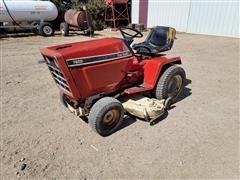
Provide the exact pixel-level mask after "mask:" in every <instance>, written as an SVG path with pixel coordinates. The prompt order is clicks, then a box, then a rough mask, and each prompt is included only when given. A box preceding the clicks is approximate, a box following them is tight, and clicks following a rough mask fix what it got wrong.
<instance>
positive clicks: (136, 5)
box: [131, 0, 139, 24]
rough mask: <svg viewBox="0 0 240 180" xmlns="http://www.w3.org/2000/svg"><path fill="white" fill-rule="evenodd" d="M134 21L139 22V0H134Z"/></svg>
mask: <svg viewBox="0 0 240 180" xmlns="http://www.w3.org/2000/svg"><path fill="white" fill-rule="evenodd" d="M131 17H132V23H133V24H138V23H139V0H132V16H131Z"/></svg>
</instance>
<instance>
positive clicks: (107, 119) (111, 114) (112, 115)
mask: <svg viewBox="0 0 240 180" xmlns="http://www.w3.org/2000/svg"><path fill="white" fill-rule="evenodd" d="M119 117H120V113H119V111H118V110H117V109H112V110H109V111H108V112H107V113H106V114H105V115H104V117H103V125H104V126H107V127H109V126H112V125H114V124H115V123H116V122H117V121H118V120H119Z"/></svg>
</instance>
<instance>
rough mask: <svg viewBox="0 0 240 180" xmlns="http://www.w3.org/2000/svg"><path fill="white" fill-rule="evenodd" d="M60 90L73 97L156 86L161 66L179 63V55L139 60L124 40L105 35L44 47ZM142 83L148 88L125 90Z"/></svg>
mask: <svg viewBox="0 0 240 180" xmlns="http://www.w3.org/2000/svg"><path fill="white" fill-rule="evenodd" d="M41 53H42V55H43V57H44V59H45V60H46V63H47V65H48V67H49V70H50V71H51V74H52V76H53V78H54V80H55V82H56V83H57V85H58V87H59V89H60V91H61V92H62V93H64V94H65V95H67V96H68V97H69V98H71V99H73V100H85V99H87V98H89V97H91V96H94V95H98V94H101V93H104V94H105V95H107V94H110V93H113V92H116V91H118V90H122V91H123V90H125V93H127V94H133V93H137V92H141V91H148V90H151V89H153V88H154V87H155V84H156V82H157V80H158V77H159V74H160V72H161V69H162V68H163V66H164V65H166V64H169V63H180V61H181V60H180V58H179V57H170V56H158V57H154V58H151V57H145V58H143V60H139V59H138V58H137V57H136V56H134V55H133V53H132V51H131V50H130V48H129V47H128V46H127V45H126V44H125V42H124V40H122V39H117V38H104V39H97V40H91V41H85V42H77V43H69V44H63V45H58V46H52V47H48V48H44V49H41ZM140 84H143V85H144V86H145V89H144V88H142V89H135V90H129V91H128V90H126V89H127V88H131V87H134V86H136V85H140Z"/></svg>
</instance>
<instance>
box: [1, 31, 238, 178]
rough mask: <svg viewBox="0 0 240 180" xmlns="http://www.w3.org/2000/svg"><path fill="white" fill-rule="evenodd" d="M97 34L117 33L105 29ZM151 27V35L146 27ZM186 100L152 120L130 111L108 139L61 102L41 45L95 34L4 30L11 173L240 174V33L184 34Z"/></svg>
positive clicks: (5, 153)
mask: <svg viewBox="0 0 240 180" xmlns="http://www.w3.org/2000/svg"><path fill="white" fill-rule="evenodd" d="M97 33H98V35H97V36H96V38H103V37H105V36H115V37H119V32H106V31H105V32H97ZM145 34H146V33H145ZM177 37H178V40H176V41H175V45H174V47H173V50H172V51H171V52H169V53H172V54H176V55H179V56H181V57H182V61H183V67H184V69H185V70H186V73H187V78H188V85H187V87H186V88H185V90H184V95H183V96H182V100H181V101H179V102H178V103H176V104H175V106H174V108H172V109H171V110H170V111H169V112H168V115H167V117H165V118H163V119H162V121H160V122H158V123H157V124H155V125H154V126H150V125H149V123H147V122H144V121H140V120H135V119H132V118H126V120H125V123H124V125H123V126H122V128H121V129H120V130H119V131H118V132H116V133H114V134H113V135H111V136H109V137H106V138H103V137H100V136H99V135H97V134H96V133H94V132H93V131H92V130H91V129H90V127H89V126H88V124H87V123H85V122H84V121H83V120H81V119H80V118H78V117H76V116H74V115H73V114H71V113H70V112H69V111H68V110H67V109H65V108H64V107H63V106H62V105H61V104H60V102H59V99H58V90H57V87H56V85H55V84H54V82H53V80H52V78H51V76H50V73H49V71H48V69H47V67H46V65H45V64H39V63H38V60H40V59H41V55H40V53H39V48H42V47H46V46H49V45H54V44H59V43H66V42H73V41H82V40H85V39H90V38H87V37H84V36H82V35H81V34H73V35H72V36H70V37H62V36H60V35H56V36H54V37H50V38H44V37H41V36H34V35H27V36H21V35H19V36H17V37H8V38H4V37H2V38H0V44H1V69H0V72H1V87H0V88H1V120H0V133H1V147H0V176H1V177H2V178H3V179H16V178H23V179H27V178H29V179H42V178H47V179H60V178H61V179H62V178H63V179H66V178H69V179H74V178H76V179H116V178H122V179H123V178H124V179H160V178H183V179H186V178H213V179H216V178H225V179H226V178H228V179H229V178H240V177H239V39H233V38H225V37H215V36H203V35H192V34H178V35H177Z"/></svg>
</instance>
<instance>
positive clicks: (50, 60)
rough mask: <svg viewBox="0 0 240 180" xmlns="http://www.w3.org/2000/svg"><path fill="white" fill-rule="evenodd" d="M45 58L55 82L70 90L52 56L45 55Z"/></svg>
mask: <svg viewBox="0 0 240 180" xmlns="http://www.w3.org/2000/svg"><path fill="white" fill-rule="evenodd" d="M45 60H46V64H47V66H48V68H49V70H50V72H51V74H52V76H53V78H54V80H55V82H56V83H57V84H58V85H59V86H60V87H62V88H63V89H64V90H66V91H68V92H70V88H69V86H68V84H67V81H66V79H65V77H64V75H63V73H62V72H61V70H60V69H59V67H58V65H57V62H56V61H55V60H54V58H52V57H49V56H45Z"/></svg>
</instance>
